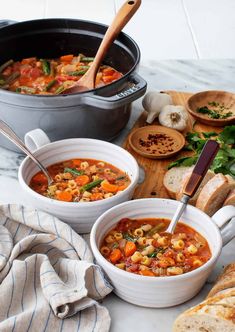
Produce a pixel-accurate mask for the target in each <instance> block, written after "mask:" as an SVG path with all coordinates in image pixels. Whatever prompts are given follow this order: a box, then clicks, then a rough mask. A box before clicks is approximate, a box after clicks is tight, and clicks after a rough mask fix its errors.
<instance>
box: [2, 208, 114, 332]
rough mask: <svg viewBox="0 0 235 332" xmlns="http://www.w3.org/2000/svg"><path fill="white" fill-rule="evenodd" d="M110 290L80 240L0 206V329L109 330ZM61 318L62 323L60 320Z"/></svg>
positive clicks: (44, 218) (35, 215) (25, 212)
mask: <svg viewBox="0 0 235 332" xmlns="http://www.w3.org/2000/svg"><path fill="white" fill-rule="evenodd" d="M111 291H112V286H111V285H110V284H109V283H108V282H107V281H106V280H105V278H104V275H103V273H102V271H101V269H100V267H99V266H97V265H95V264H93V257H92V253H91V251H90V249H89V247H88V245H87V243H86V242H85V240H84V239H83V238H82V237H81V236H79V235H78V234H77V233H75V232H74V231H73V230H72V228H71V227H70V226H69V225H67V224H65V223H63V222H61V221H60V220H58V219H57V218H55V217H53V216H52V215H49V214H47V213H44V212H41V211H37V210H34V209H31V208H26V207H23V206H19V205H14V204H12V205H1V206H0V331H1V332H4V331H6V332H9V331H12V332H13V331H14V332H27V331H33V332H34V331H37V332H51V331H53V332H56V331H66V332H73V331H76V332H77V331H79V332H89V331H92V332H98V331H102V332H105V331H108V330H109V327H110V316H109V313H108V310H107V309H106V308H105V307H103V306H101V305H100V304H99V303H98V302H97V301H98V300H101V299H102V298H104V297H105V296H106V295H107V294H109V293H110V292H111ZM65 318H66V319H65Z"/></svg>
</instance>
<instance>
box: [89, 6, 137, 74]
mask: <svg viewBox="0 0 235 332" xmlns="http://www.w3.org/2000/svg"><path fill="white" fill-rule="evenodd" d="M140 4H141V0H129V1H126V2H125V3H124V4H123V6H122V7H121V8H120V9H119V11H118V13H117V14H116V16H115V18H114V20H113V22H112V23H111V25H110V26H109V28H108V29H107V31H106V33H105V35H104V38H103V40H102V42H101V44H100V47H99V49H98V51H97V54H96V56H95V59H94V63H93V66H92V68H93V72H95V74H96V72H97V71H98V68H99V66H100V64H101V62H102V60H103V57H104V56H105V55H106V52H107V50H108V49H109V47H110V45H111V44H112V42H113V41H114V40H115V39H116V37H117V35H118V34H119V33H120V32H121V30H122V29H123V27H124V26H125V25H126V24H127V23H128V22H129V20H130V19H131V17H132V16H133V15H134V14H135V12H136V11H137V9H138V8H139V6H140ZM84 77H85V75H84Z"/></svg>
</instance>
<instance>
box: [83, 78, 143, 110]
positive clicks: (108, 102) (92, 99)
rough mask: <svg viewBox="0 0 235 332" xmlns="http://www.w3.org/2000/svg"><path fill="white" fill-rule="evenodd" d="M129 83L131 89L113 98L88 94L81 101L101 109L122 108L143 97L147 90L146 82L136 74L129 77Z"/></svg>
mask: <svg viewBox="0 0 235 332" xmlns="http://www.w3.org/2000/svg"><path fill="white" fill-rule="evenodd" d="M129 83H132V86H131V87H129V88H127V89H126V90H123V91H121V92H119V93H117V94H116V95H114V96H110V97H104V96H98V95H94V94H93V95H92V94H90V95H89V94H88V95H84V97H83V98H82V101H83V102H84V104H86V105H89V106H95V107H98V108H103V109H110V108H118V107H122V106H124V105H126V104H128V103H131V102H133V101H134V100H136V99H138V98H140V97H141V96H143V95H144V93H145V91H146V88H147V83H146V81H145V80H144V79H143V78H142V77H141V76H139V75H138V74H136V73H135V74H134V75H133V76H130V78H129Z"/></svg>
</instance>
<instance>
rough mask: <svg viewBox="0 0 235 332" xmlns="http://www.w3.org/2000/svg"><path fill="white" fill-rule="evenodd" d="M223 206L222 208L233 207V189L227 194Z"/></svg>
mask: <svg viewBox="0 0 235 332" xmlns="http://www.w3.org/2000/svg"><path fill="white" fill-rule="evenodd" d="M223 205H224V206H225V205H234V206H235V189H232V190H231V191H230V192H229V194H228V196H227V198H226V200H225V201H224V204H223Z"/></svg>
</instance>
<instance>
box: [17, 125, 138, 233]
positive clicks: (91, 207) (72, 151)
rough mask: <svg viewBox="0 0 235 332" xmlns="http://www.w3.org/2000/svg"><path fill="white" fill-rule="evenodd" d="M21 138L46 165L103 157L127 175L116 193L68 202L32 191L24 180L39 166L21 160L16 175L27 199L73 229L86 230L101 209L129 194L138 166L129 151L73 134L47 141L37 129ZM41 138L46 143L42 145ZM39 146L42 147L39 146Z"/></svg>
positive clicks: (136, 180)
mask: <svg viewBox="0 0 235 332" xmlns="http://www.w3.org/2000/svg"><path fill="white" fill-rule="evenodd" d="M25 141H26V145H28V146H29V147H31V150H32V146H34V147H36V148H37V150H36V151H35V152H34V155H35V157H36V158H38V159H39V161H41V163H42V164H43V165H44V166H46V167H47V166H49V165H52V164H55V163H57V162H60V161H63V160H68V159H72V158H88V159H97V160H103V161H106V162H108V163H110V164H112V165H114V166H116V167H118V168H119V169H121V170H122V171H124V172H126V173H127V174H128V175H129V177H130V179H131V184H130V185H129V186H128V187H127V188H126V189H125V190H123V191H122V192H121V193H119V194H117V195H114V196H112V197H110V198H106V199H104V200H100V201H95V202H83V203H71V202H70V203H68V202H61V201H58V200H54V199H50V198H47V197H44V196H42V195H40V194H38V193H36V192H35V191H33V190H32V189H31V188H30V187H29V186H28V184H29V182H30V180H31V178H32V176H33V175H34V174H35V173H36V172H38V170H39V169H38V167H37V166H36V165H35V164H34V162H33V161H32V160H31V159H30V158H29V157H26V158H25V159H24V160H23V162H22V164H21V165H20V168H19V172H18V178H19V182H20V184H21V186H22V188H23V189H24V191H25V193H26V194H27V196H28V200H29V202H30V203H31V204H32V206H34V207H36V208H38V209H40V210H43V211H45V212H48V213H51V214H53V215H55V216H56V217H58V218H59V219H61V220H63V221H65V222H67V223H68V224H70V225H71V226H72V227H73V228H74V229H75V230H76V231H77V232H80V233H87V232H89V231H90V230H91V227H92V225H93V223H94V222H95V220H96V219H97V218H98V217H99V216H100V215H101V214H102V213H103V212H105V211H106V210H108V209H109V208H111V207H113V206H114V205H117V204H119V203H122V202H124V201H127V200H129V199H131V198H132V195H133V192H134V189H135V187H136V185H137V182H138V178H139V167H138V164H137V162H136V160H135V159H134V158H133V157H132V155H131V154H130V153H129V152H127V151H126V150H124V149H122V148H121V147H119V146H117V145H114V144H111V143H108V142H105V141H100V140H95V139H88V138H74V139H66V140H61V141H57V142H53V143H48V142H49V139H48V137H47V136H46V135H45V134H44V133H43V132H42V131H41V130H38V129H37V130H36V131H32V132H30V133H29V134H28V135H27V136H26V139H25ZM45 142H47V144H46V145H43V144H44V143H45ZM32 143H33V144H32ZM42 145H43V146H42ZM39 146H42V147H40V148H39Z"/></svg>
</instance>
